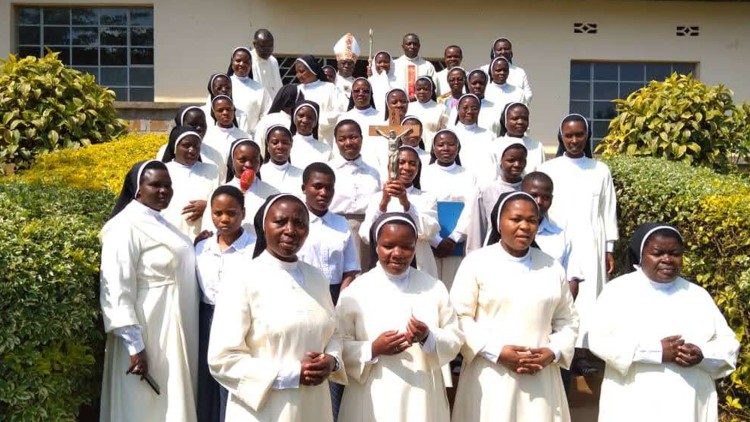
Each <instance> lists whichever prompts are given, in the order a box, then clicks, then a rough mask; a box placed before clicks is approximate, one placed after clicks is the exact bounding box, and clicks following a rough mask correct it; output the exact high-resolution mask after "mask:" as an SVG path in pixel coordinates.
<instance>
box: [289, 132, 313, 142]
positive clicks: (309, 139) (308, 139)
mask: <svg viewBox="0 0 750 422" xmlns="http://www.w3.org/2000/svg"><path fill="white" fill-rule="evenodd" d="M294 136H299V137H300V138H302V139H303V140H305V141H308V142H314V141H317V139H315V137H314V136H313V135H312V133H311V134H309V135H303V134H301V133H299V132H297V133H296V134H295V135H294Z"/></svg>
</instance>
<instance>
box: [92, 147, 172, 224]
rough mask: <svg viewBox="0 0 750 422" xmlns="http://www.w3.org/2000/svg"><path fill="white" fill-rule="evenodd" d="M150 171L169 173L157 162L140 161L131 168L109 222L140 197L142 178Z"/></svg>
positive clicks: (165, 167)
mask: <svg viewBox="0 0 750 422" xmlns="http://www.w3.org/2000/svg"><path fill="white" fill-rule="evenodd" d="M149 169H160V170H164V171H167V166H165V165H164V163H162V162H161V161H157V160H146V161H139V162H137V163H135V164H133V166H132V167H130V170H128V173H127V174H126V175H125V180H124V181H123V183H122V189H120V196H118V197H117V202H116V203H115V206H114V208H112V212H111V213H110V214H109V217H108V218H107V220H111V219H113V218H114V217H115V216H116V215H117V214H119V213H120V212H121V211H122V210H124V209H125V207H127V206H128V204H130V203H131V202H132V201H133V200H134V199H135V197H136V196H138V192H140V186H141V178H142V177H143V173H144V172H145V171H146V170H149Z"/></svg>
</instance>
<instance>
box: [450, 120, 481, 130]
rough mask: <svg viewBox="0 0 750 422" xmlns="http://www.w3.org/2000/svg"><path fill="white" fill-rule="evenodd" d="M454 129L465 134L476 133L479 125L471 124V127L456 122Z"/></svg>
mask: <svg viewBox="0 0 750 422" xmlns="http://www.w3.org/2000/svg"><path fill="white" fill-rule="evenodd" d="M456 127H457V128H459V129H463V130H466V131H467V132H477V131H478V129H479V125H477V124H476V123H474V124H471V125H465V124H463V123H461V122H458V123H456Z"/></svg>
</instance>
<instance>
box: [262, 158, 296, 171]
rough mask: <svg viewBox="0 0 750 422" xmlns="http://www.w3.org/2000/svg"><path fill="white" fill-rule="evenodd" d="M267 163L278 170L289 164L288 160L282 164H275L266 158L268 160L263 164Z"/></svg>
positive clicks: (282, 169) (286, 167) (283, 169)
mask: <svg viewBox="0 0 750 422" xmlns="http://www.w3.org/2000/svg"><path fill="white" fill-rule="evenodd" d="M269 164H270V165H271V167H273V168H275V169H276V170H278V171H286V170H287V169H288V168H289V166H290V165H291V163H290V162H289V161H287V162H286V163H284V164H276V163H274V162H273V160H268V162H267V163H264V164H263V165H269Z"/></svg>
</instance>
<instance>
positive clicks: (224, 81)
mask: <svg viewBox="0 0 750 422" xmlns="http://www.w3.org/2000/svg"><path fill="white" fill-rule="evenodd" d="M207 89H208V98H206V104H204V105H202V106H201V107H200V108H201V110H203V112H204V113H206V125H207V126H213V125H215V124H216V120H215V119H214V116H213V113H212V112H211V102H212V100H213V99H214V97H216V96H217V95H226V96H227V97H229V98H232V79H231V78H230V77H229V76H227V75H226V74H225V73H214V74H213V75H211V77H209V78H208V87H207ZM234 119H235V120H236V121H237V127H240V128H244V127H246V126H247V114H245V112H244V111H242V110H240V109H238V108H235V109H234Z"/></svg>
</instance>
